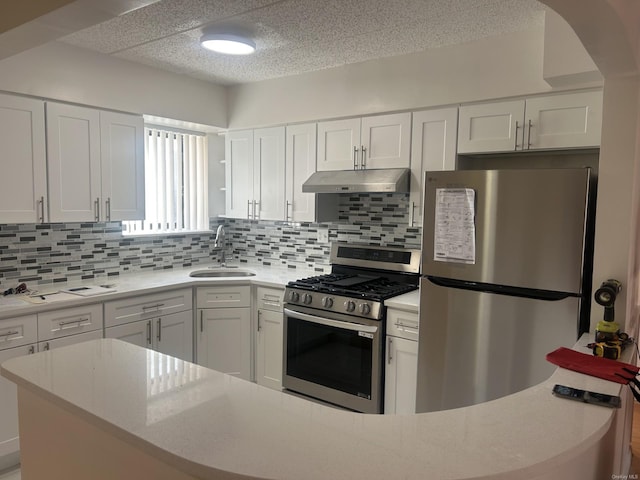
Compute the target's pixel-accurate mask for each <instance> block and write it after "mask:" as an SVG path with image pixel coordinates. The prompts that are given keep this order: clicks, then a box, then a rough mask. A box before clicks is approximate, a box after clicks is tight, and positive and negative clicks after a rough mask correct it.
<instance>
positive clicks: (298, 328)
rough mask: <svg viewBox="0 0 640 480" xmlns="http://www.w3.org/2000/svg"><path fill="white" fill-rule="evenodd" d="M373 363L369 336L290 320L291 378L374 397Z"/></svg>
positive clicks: (289, 371) (288, 333)
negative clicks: (372, 387) (372, 383)
mask: <svg viewBox="0 0 640 480" xmlns="http://www.w3.org/2000/svg"><path fill="white" fill-rule="evenodd" d="M372 363H373V339H372V338H370V336H369V335H366V334H365V335H364V336H363V335H362V334H360V333H359V332H357V331H352V330H343V329H341V328H337V327H332V326H327V325H321V324H317V323H313V322H308V321H305V320H299V319H295V318H291V317H289V318H288V327H287V375H289V376H292V377H296V378H299V379H301V380H306V381H308V382H312V383H315V384H319V385H323V386H325V387H328V388H332V389H334V390H340V391H342V392H345V393H349V394H352V395H356V396H359V397H364V398H371V369H372Z"/></svg>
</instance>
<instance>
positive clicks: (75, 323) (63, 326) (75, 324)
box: [58, 318, 91, 331]
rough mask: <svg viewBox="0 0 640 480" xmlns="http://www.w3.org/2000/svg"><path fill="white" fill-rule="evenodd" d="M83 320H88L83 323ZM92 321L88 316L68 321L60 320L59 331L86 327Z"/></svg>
mask: <svg viewBox="0 0 640 480" xmlns="http://www.w3.org/2000/svg"><path fill="white" fill-rule="evenodd" d="M82 322H86V323H82ZM90 323H91V322H90V321H89V319H88V318H78V319H76V320H69V321H67V322H58V331H60V330H67V329H69V328H80V327H86V326H87V325H89V324H90Z"/></svg>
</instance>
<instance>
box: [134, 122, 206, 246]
mask: <svg viewBox="0 0 640 480" xmlns="http://www.w3.org/2000/svg"><path fill="white" fill-rule="evenodd" d="M207 184H208V168H207V138H206V137H205V136H201V135H190V134H187V133H177V132H171V131H168V130H160V129H155V128H145V219H144V220H143V221H137V222H122V224H123V232H124V233H127V234H141V233H142V234H144V233H169V232H189V231H199V230H200V231H201V230H208V229H209V212H208V206H209V201H208V189H207Z"/></svg>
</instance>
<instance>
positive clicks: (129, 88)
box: [0, 42, 227, 127]
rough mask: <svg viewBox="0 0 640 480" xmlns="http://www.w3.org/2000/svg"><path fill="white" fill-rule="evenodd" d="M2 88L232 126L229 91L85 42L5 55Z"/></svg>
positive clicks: (0, 73) (1, 65) (1, 67)
mask: <svg viewBox="0 0 640 480" xmlns="http://www.w3.org/2000/svg"><path fill="white" fill-rule="evenodd" d="M0 90H4V91H8V92H15V93H21V94H25V95H33V96H37V97H45V98H51V99H56V100H61V101H66V102H73V103H80V104H84V105H91V106H95V107H101V108H108V109H113V110H120V111H125V112H131V113H141V114H149V115H156V116H160V117H166V118H172V119H176V120H184V121H189V122H195V123H200V124H204V125H213V126H217V127H226V125H227V108H226V91H225V89H224V88H223V87H221V86H218V85H214V84H212V83H208V82H203V81H200V80H195V79H193V78H189V77H187V76H184V75H178V74H174V73H170V72H164V71H161V70H158V69H155V68H151V67H147V66H144V65H138V64H135V63H132V62H129V61H126V60H121V59H118V58H114V57H110V56H108V55H104V54H100V53H94V52H91V51H88V50H85V49H82V48H78V47H74V46H71V45H66V44H63V43H60V42H51V43H47V44H45V45H43V46H40V47H36V48H34V49H31V50H28V51H26V52H23V53H20V54H18V55H14V56H12V57H9V58H6V59H4V60H1V61H0Z"/></svg>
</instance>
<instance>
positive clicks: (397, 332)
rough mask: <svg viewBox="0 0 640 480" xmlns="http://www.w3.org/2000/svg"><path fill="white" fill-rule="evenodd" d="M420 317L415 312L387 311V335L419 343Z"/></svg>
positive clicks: (390, 309)
mask: <svg viewBox="0 0 640 480" xmlns="http://www.w3.org/2000/svg"><path fill="white" fill-rule="evenodd" d="M419 325H420V316H419V315H418V313H415V312H407V311H404V310H396V309H394V308H389V309H388V310H387V335H392V336H394V337H401V338H406V339H407V340H414V341H416V342H417V341H418V327H419Z"/></svg>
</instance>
